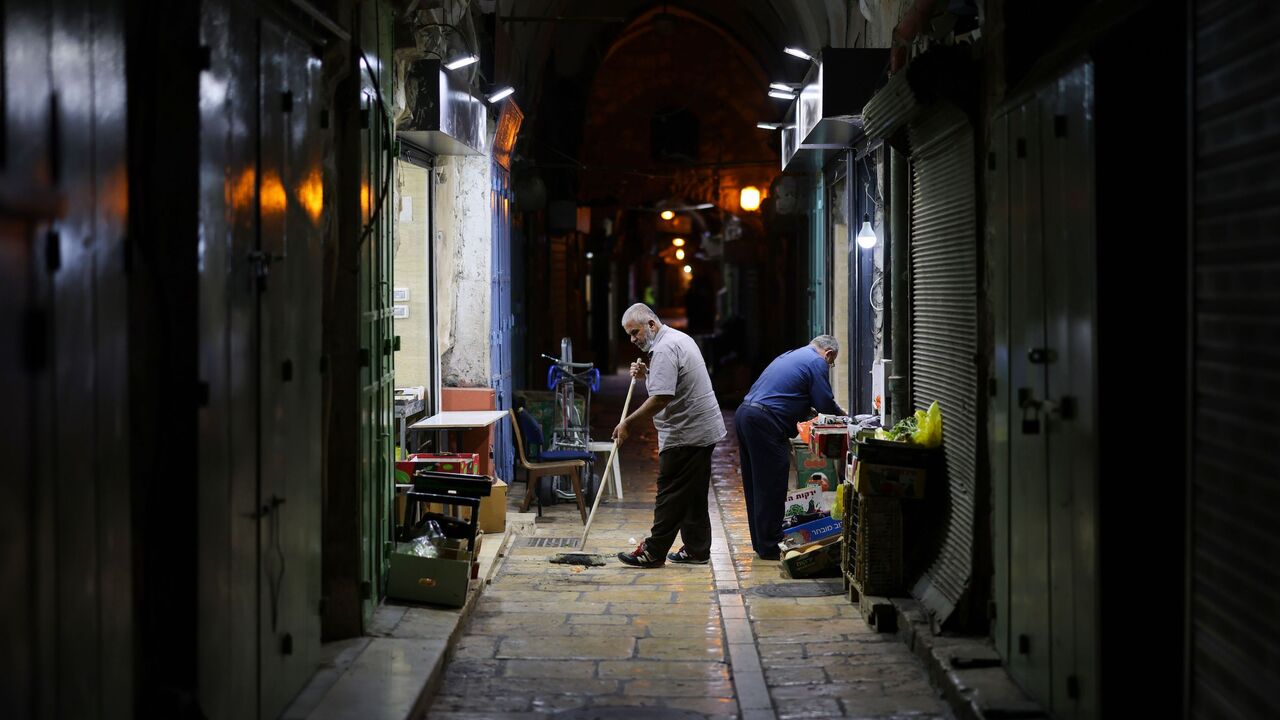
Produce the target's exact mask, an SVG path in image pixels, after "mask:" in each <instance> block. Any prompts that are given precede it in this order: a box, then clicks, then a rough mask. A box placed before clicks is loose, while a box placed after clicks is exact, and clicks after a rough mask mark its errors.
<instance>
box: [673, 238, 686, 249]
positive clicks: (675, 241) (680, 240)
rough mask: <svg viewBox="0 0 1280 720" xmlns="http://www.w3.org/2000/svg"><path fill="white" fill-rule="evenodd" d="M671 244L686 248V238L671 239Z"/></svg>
mask: <svg viewBox="0 0 1280 720" xmlns="http://www.w3.org/2000/svg"><path fill="white" fill-rule="evenodd" d="M671 244H672V245H675V246H676V247H684V238H671Z"/></svg>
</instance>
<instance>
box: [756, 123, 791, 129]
mask: <svg viewBox="0 0 1280 720" xmlns="http://www.w3.org/2000/svg"><path fill="white" fill-rule="evenodd" d="M756 127H758V128H760V129H761V130H790V129H791V128H793V127H795V125H792V124H791V123H771V122H758V123H756Z"/></svg>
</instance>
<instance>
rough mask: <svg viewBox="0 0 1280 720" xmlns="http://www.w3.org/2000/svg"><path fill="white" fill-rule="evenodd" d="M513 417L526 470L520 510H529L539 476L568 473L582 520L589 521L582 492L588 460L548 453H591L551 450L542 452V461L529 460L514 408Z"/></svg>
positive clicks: (518, 455) (518, 453)
mask: <svg viewBox="0 0 1280 720" xmlns="http://www.w3.org/2000/svg"><path fill="white" fill-rule="evenodd" d="M507 413H508V415H509V416H510V417H511V430H512V434H513V435H514V436H515V440H516V460H517V461H518V462H519V465H520V467H521V468H522V469H524V471H525V491H524V500H523V501H522V502H521V503H520V512H529V502H530V501H531V500H533V494H534V488H535V487H537V482H538V479H539V478H544V477H555V476H557V475H568V476H569V478H570V479H571V480H572V481H573V495H574V497H575V498H576V499H577V501H578V513H579V514H581V515H582V522H583V524H586V522H587V504H586V498H585V497H584V496H583V494H582V480H583V477H584V475H585V473H586V468H587V462H586V460H585V459H583V458H580V457H554V458H548V457H547V456H548V455H552V454H556V455H561V456H563V455H581V454H587V455H589V454H590V453H577V452H576V451H549V452H544V453H542V456H541V457H542V459H543V461H542V462H529V458H527V457H526V456H525V453H524V436H523V433H521V432H520V421H519V420H518V419H517V418H516V411H515V410H514V409H512V410H508V411H507Z"/></svg>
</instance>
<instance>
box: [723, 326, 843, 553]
mask: <svg viewBox="0 0 1280 720" xmlns="http://www.w3.org/2000/svg"><path fill="white" fill-rule="evenodd" d="M839 354H840V345H839V343H837V342H836V339H835V338H833V337H831V336H830V335H819V336H818V337H816V338H814V339H813V340H811V341H810V342H809V344H808V345H805V346H804V347H802V348H799V349H796V350H791V351H788V352H785V353H783V354H781V355H779V356H778V357H777V358H775V359H774V361H773V362H772V363H769V367H767V368H765V371H764V373H762V374H761V375H760V379H758V380H756V382H755V384H754V385H752V386H751V391H750V392H748V393H747V396H746V397H745V398H743V400H742V406H741V407H739V408H738V411H737V412H736V413H734V416H733V424H734V427H735V428H736V429H737V431H738V452H739V454H740V456H741V461H742V463H741V464H742V490H743V494H744V495H746V498H747V522H748V527H749V528H750V530H751V547H752V548H753V549H754V550H755V551H756V554H757V555H759V556H760V557H761V558H763V559H765V560H777V559H778V543H779V542H781V541H782V515H783V510H784V508H783V507H782V504H783V503H784V502H786V499H787V478H788V476H789V475H790V469H791V438H792V437H795V434H796V423H798V422H802V421H804V420H807V419H809V418H810V417H812V416H813V410H817V411H818V412H821V413H828V414H832V415H844V414H845V412H844V410H842V409H841V408H840V406H839V405H837V404H836V400H835V398H834V397H833V396H832V393H831V380H830V378H829V377H828V374H829V373H830V370H831V367H832V366H834V365H835V364H836V356H837V355H839Z"/></svg>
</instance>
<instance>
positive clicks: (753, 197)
mask: <svg viewBox="0 0 1280 720" xmlns="http://www.w3.org/2000/svg"><path fill="white" fill-rule="evenodd" d="M738 206H739V207H741V208H742V209H743V210H745V211H747V212H755V211H756V210H759V209H760V188H758V187H756V186H754V185H748V186H746V187H744V188H742V190H741V191H740V192H739V193H738Z"/></svg>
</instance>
